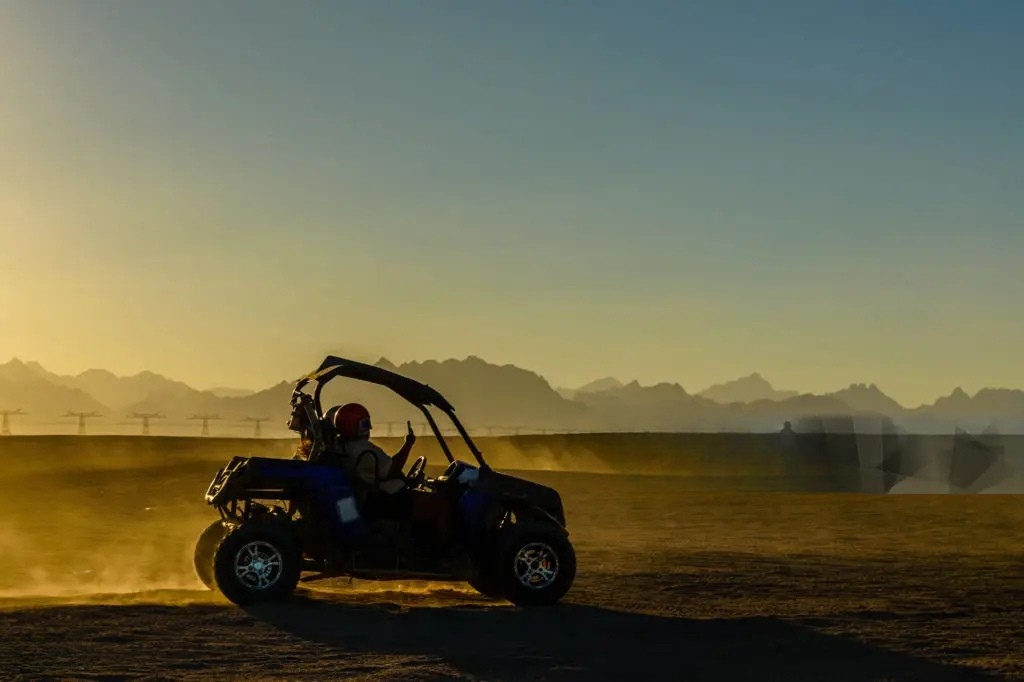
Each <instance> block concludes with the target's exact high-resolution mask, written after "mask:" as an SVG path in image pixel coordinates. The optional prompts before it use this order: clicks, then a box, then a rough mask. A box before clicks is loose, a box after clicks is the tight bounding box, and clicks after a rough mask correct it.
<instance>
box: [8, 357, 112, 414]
mask: <svg viewBox="0 0 1024 682" xmlns="http://www.w3.org/2000/svg"><path fill="white" fill-rule="evenodd" d="M56 379H58V377H56V375H54V374H50V373H49V372H47V371H46V370H45V369H43V368H42V367H41V366H40V365H39V364H38V363H35V362H22V361H21V360H19V359H17V358H15V359H13V360H11V361H10V362H7V363H6V364H3V365H0V409H19V408H20V409H23V410H25V411H26V412H28V413H29V416H27V417H24V419H33V420H35V421H39V420H46V421H51V420H53V419H55V418H56V417H57V416H58V415H61V414H63V413H65V412H68V411H73V412H106V411H108V409H109V408H107V406H106V405H104V404H102V403H101V402H100V401H98V400H97V399H96V398H95V397H93V396H92V395H90V394H89V393H86V392H85V391H83V390H81V389H78V388H72V387H70V386H65V385H63V384H61V383H60V382H59V381H57V380H56Z"/></svg>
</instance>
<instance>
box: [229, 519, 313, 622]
mask: <svg viewBox="0 0 1024 682" xmlns="http://www.w3.org/2000/svg"><path fill="white" fill-rule="evenodd" d="M243 552H245V553H243ZM249 552H252V554H248V553H249ZM253 564H255V569H253V570H250V571H249V572H247V573H239V571H238V570H236V569H237V568H238V567H245V566H246V565H249V566H250V568H251V567H252V566H253ZM301 572H302V557H301V555H300V553H299V551H298V550H297V549H296V547H295V543H294V542H293V541H292V538H291V534H290V533H289V532H288V529H287V526H286V525H285V524H278V523H249V524H243V525H241V526H238V527H237V528H235V529H233V530H232V531H231V532H230V533H228V534H227V535H225V536H224V538H223V539H222V540H221V542H220V544H219V545H218V546H217V551H216V553H215V555H214V558H213V575H214V579H215V581H216V584H217V589H219V590H220V592H221V594H223V595H224V596H225V597H227V598H228V599H229V600H230V601H232V602H234V603H236V604H238V605H240V606H244V605H246V604H256V603H260V602H269V601H277V600H280V599H285V598H287V597H288V596H289V595H290V594H291V593H292V592H293V591H294V590H295V586H296V585H297V584H298V582H299V574H300V573H301ZM261 583H265V584H261Z"/></svg>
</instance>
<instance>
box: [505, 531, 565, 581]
mask: <svg viewBox="0 0 1024 682" xmlns="http://www.w3.org/2000/svg"><path fill="white" fill-rule="evenodd" d="M558 567H559V564H558V554H557V553H556V552H555V550H553V549H552V548H551V546H550V545H547V544H545V543H543V542H531V543H530V544H527V545H523V547H521V548H520V549H519V551H518V552H516V556H515V559H514V560H513V569H514V571H515V575H516V579H517V580H518V581H519V584H520V585H522V586H523V587H526V588H529V589H531V590H542V589H544V588H545V587H549V586H550V585H551V584H552V583H553V582H555V578H557V577H558Z"/></svg>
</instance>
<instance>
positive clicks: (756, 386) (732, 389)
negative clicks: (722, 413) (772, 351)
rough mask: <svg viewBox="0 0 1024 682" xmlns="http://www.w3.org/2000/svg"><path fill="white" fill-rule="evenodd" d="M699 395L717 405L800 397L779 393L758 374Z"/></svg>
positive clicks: (792, 392) (794, 393)
mask: <svg viewBox="0 0 1024 682" xmlns="http://www.w3.org/2000/svg"><path fill="white" fill-rule="evenodd" d="M697 395H699V396H701V397H702V398H707V399H708V400H713V401H715V402H716V403H721V404H723V405H729V404H731V403H752V402H755V401H758V400H785V399H787V398H792V397H794V396H797V395H799V394H798V393H797V392H796V391H778V390H776V389H775V388H774V387H772V385H771V384H770V383H768V381H767V380H766V379H765V378H764V377H762V376H761V375H760V374H758V373H757V372H754V373H753V374H748V375H747V376H745V377H741V378H739V379H735V380H733V381H727V382H725V383H723V384H715V385H714V386H709V387H708V388H705V389H704V390H703V391H701V392H700V393H698V394H697Z"/></svg>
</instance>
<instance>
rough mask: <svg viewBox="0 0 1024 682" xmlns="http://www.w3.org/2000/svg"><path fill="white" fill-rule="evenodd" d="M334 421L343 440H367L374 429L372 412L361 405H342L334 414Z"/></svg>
mask: <svg viewBox="0 0 1024 682" xmlns="http://www.w3.org/2000/svg"><path fill="white" fill-rule="evenodd" d="M333 421H334V428H335V430H336V431H337V432H338V435H340V436H341V437H342V438H365V437H367V436H369V435H370V429H371V428H373V424H372V423H371V422H370V411H369V410H367V409H366V408H365V407H363V406H362V405H360V404H359V403H349V404H347V405H342V406H341V408H340V409H338V410H336V411H335V412H334V418H333Z"/></svg>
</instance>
